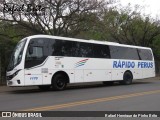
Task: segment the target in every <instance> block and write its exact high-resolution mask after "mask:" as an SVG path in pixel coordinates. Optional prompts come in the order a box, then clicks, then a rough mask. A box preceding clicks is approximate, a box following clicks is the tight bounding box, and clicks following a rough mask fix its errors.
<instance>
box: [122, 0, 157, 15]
mask: <svg viewBox="0 0 160 120" xmlns="http://www.w3.org/2000/svg"><path fill="white" fill-rule="evenodd" d="M120 3H121V5H122V6H127V5H128V4H129V3H130V4H131V6H132V7H133V6H135V5H136V4H138V5H140V6H143V7H144V8H143V9H142V10H141V12H142V13H145V14H147V15H148V14H150V15H151V16H152V17H153V18H156V17H157V16H159V18H160V0H120Z"/></svg>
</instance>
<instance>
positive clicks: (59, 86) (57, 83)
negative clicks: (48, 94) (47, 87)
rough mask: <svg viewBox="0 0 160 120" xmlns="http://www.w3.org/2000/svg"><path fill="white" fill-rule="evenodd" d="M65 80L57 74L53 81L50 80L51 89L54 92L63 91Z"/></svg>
mask: <svg viewBox="0 0 160 120" xmlns="http://www.w3.org/2000/svg"><path fill="white" fill-rule="evenodd" d="M66 84H67V82H66V78H65V76H64V75H62V74H57V75H55V76H54V77H53V80H52V88H53V89H54V90H58V91H60V90H64V89H65V87H66Z"/></svg>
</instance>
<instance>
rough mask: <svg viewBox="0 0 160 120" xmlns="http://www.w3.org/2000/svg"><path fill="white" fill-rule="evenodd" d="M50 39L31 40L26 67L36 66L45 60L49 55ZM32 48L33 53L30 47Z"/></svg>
mask: <svg viewBox="0 0 160 120" xmlns="http://www.w3.org/2000/svg"><path fill="white" fill-rule="evenodd" d="M48 41H49V40H48V39H46V38H34V39H31V40H30V43H29V45H28V48H27V53H26V59H25V68H30V67H34V66H36V65H39V64H41V63H43V62H44V60H45V59H46V58H47V56H48ZM30 48H32V53H30V52H29V49H30Z"/></svg>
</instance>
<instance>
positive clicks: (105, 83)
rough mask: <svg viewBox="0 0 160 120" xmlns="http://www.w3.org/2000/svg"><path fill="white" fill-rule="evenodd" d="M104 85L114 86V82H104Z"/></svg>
mask: <svg viewBox="0 0 160 120" xmlns="http://www.w3.org/2000/svg"><path fill="white" fill-rule="evenodd" d="M103 84H104V85H113V84H114V82H113V81H104V82H103Z"/></svg>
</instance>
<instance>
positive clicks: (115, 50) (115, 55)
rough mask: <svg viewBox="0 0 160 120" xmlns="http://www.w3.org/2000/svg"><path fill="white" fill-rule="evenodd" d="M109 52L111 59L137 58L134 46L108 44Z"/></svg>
mask: <svg viewBox="0 0 160 120" xmlns="http://www.w3.org/2000/svg"><path fill="white" fill-rule="evenodd" d="M110 54H111V58H112V59H129V60H139V56H138V52H137V49H136V48H128V47H120V46H110Z"/></svg>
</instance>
